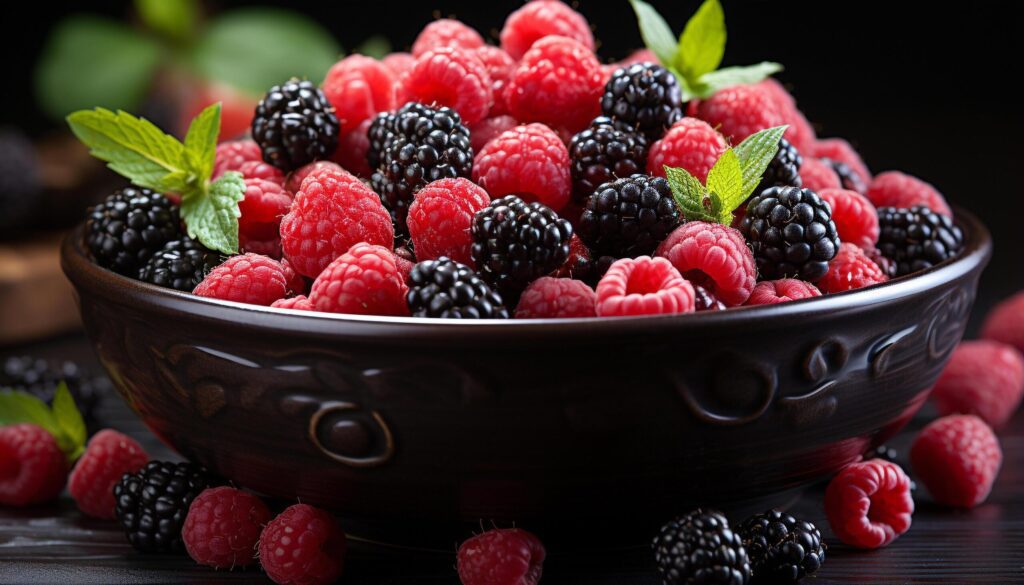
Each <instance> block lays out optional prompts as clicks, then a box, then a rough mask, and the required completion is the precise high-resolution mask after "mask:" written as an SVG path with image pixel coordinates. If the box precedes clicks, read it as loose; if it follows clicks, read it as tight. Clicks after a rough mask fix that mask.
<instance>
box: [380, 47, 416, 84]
mask: <svg viewBox="0 0 1024 585" xmlns="http://www.w3.org/2000/svg"><path fill="white" fill-rule="evenodd" d="M415 62H416V57H413V56H412V54H411V53H388V54H387V55H384V58H383V59H381V63H383V64H384V66H385V67H387V68H388V69H390V70H391V72H392V73H394V74H395V79H401V78H402V76H403V75H405V72H406V71H408V70H410V69H412V64H413V63H415Z"/></svg>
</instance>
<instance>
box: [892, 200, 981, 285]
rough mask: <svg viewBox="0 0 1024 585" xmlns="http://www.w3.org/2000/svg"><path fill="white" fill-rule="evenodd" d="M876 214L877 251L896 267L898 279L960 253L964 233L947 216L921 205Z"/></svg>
mask: <svg viewBox="0 0 1024 585" xmlns="http://www.w3.org/2000/svg"><path fill="white" fill-rule="evenodd" d="M877 213H878V224H879V228H880V229H879V236H878V250H879V251H880V252H881V253H882V255H883V256H885V257H886V258H889V259H890V260H892V261H893V263H894V264H895V265H896V275H897V276H903V275H905V274H911V273H914V272H919V271H921V270H927V269H928V268H931V267H932V266H935V265H936V264H939V263H941V262H945V261H946V260H949V259H950V258H953V257H954V256H956V255H957V254H959V253H960V252H961V251H962V250H963V247H964V235H963V231H961V230H960V228H959V227H958V226H957V225H956V224H954V223H953V220H952V219H950V217H949V216H946V215H942V214H940V213H938V212H936V211H933V210H931V209H929V208H928V207H925V206H923V205H919V206H915V207H911V208H910V209H897V208H893V207H881V208H879V209H878V210H877Z"/></svg>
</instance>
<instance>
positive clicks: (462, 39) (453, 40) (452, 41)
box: [412, 18, 484, 57]
mask: <svg viewBox="0 0 1024 585" xmlns="http://www.w3.org/2000/svg"><path fill="white" fill-rule="evenodd" d="M482 46H484V39H483V37H481V36H480V33H478V32H476V31H475V30H473V29H472V28H470V27H468V26H466V25H465V24H463V23H461V22H459V21H458V20H455V19H453V18H442V19H439V20H435V21H434V22H432V23H430V24H428V25H427V26H425V27H423V30H421V31H420V34H419V35H417V37H416V41H415V42H413V44H412V56H413V57H419V56H420V55H422V54H423V53H426V52H427V51H431V50H434V49H440V48H444V47H451V48H454V49H476V48H478V47H482Z"/></svg>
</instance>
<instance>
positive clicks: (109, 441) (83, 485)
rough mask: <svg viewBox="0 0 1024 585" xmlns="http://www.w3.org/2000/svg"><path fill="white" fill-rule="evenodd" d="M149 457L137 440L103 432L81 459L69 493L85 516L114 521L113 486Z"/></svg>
mask: <svg viewBox="0 0 1024 585" xmlns="http://www.w3.org/2000/svg"><path fill="white" fill-rule="evenodd" d="M147 461H149V455H147V454H146V451H145V450H144V449H143V448H142V445H140V444H139V442H138V441H136V440H135V439H133V438H131V437H129V436H127V435H123V434H121V433H119V432H117V431H115V430H112V429H103V430H102V431H100V432H98V433H96V434H95V435H93V437H92V438H91V439H89V445H88V446H87V447H86V449H85V453H84V454H83V455H82V458H81V459H79V460H78V463H76V464H75V468H74V469H73V470H72V471H71V475H70V477H69V478H68V493H70V494H71V497H72V498H74V499H75V503H76V504H77V505H78V509H79V510H81V511H82V512H83V513H84V514H87V515H89V516H92V517H94V518H103V519H105V520H113V519H114V517H115V516H114V486H115V485H117V482H119V481H121V477H122V476H123V475H124V474H126V473H135V472H137V471H138V470H140V469H142V466H143V465H145V464H146V462H147Z"/></svg>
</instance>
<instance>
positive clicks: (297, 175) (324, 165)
mask: <svg viewBox="0 0 1024 585" xmlns="http://www.w3.org/2000/svg"><path fill="white" fill-rule="evenodd" d="M328 169H329V170H332V171H337V172H344V173H348V172H349V171H347V170H345V169H343V168H342V167H341V165H339V164H338V163H336V162H331V161H329V160H318V161H316V162H311V163H309V164H308V165H306V166H303V167H299V168H297V169H295V170H294V171H292V172H290V173H288V178H287V179H286V180H285V182H284V188H285V190H286V191H288V192H289V193H292V194H295V193H298V192H299V189H300V188H302V181H304V180H305V179H306V177H308V176H310V175H312V174H313V173H319V172H321V171H324V170H328Z"/></svg>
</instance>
